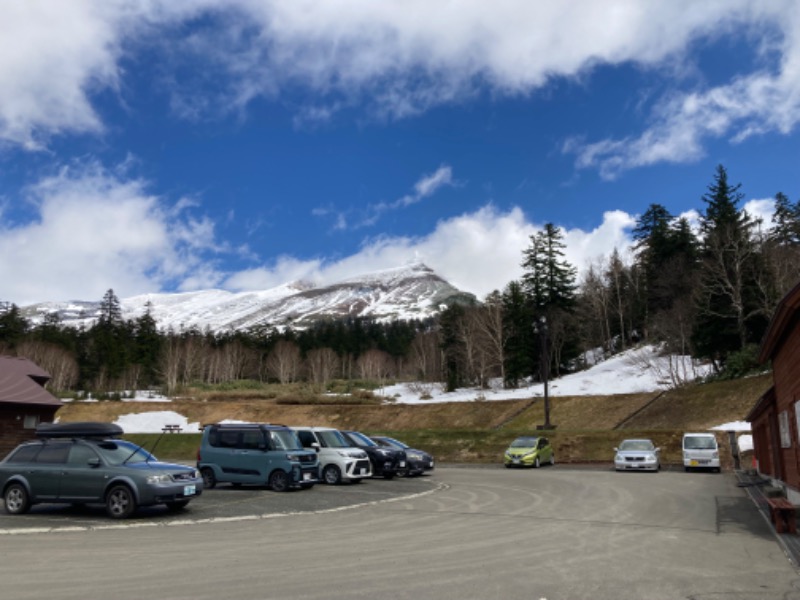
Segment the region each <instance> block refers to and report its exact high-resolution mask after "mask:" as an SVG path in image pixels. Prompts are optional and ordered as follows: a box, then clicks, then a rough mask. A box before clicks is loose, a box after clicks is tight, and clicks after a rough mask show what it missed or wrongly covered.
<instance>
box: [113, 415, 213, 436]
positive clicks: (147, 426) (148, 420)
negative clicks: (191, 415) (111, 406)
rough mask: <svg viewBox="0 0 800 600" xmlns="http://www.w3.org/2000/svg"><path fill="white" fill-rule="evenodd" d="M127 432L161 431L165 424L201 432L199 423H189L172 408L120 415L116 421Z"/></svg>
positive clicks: (185, 431) (184, 431) (188, 431)
mask: <svg viewBox="0 0 800 600" xmlns="http://www.w3.org/2000/svg"><path fill="white" fill-rule="evenodd" d="M114 423H115V424H116V425H119V426H120V427H122V430H123V431H124V432H125V433H161V431H162V429H163V428H164V426H165V425H178V426H179V427H180V428H181V431H182V432H183V433H199V432H200V424H199V423H189V421H188V419H187V418H186V417H184V416H183V415H181V414H179V413H176V412H174V411H171V410H159V411H151V412H143V413H134V414H127V415H120V416H119V418H118V419H117V420H116V421H114Z"/></svg>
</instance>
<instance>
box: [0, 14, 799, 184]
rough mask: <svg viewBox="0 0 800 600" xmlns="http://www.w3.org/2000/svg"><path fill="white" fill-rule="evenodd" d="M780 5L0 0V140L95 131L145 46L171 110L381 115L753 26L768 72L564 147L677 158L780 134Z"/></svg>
mask: <svg viewBox="0 0 800 600" xmlns="http://www.w3.org/2000/svg"><path fill="white" fill-rule="evenodd" d="M795 8H796V7H795V6H794V3H793V2H792V1H791V0H763V1H761V2H758V3H753V2H750V1H748V0H706V1H704V2H702V3H697V2H695V1H693V0H664V1H660V2H647V3H642V2H639V1H637V0H607V1H604V2H596V1H594V0H571V1H567V0H564V1H562V2H526V1H524V0H497V1H495V2H493V3H492V4H491V6H489V5H488V4H487V3H486V2H485V1H484V0H460V1H458V2H429V1H428V0H402V1H400V0H385V1H382V2H374V1H373V0H327V1H325V2H317V1H316V0H295V1H293V2H283V1H278V0H258V1H256V0H226V1H225V2H222V1H220V0H198V1H195V2H192V3H178V2H174V1H172V0H150V1H148V2H131V1H128V0H105V1H104V2H94V1H92V0H72V1H70V2H68V3H65V2H61V1H59V0H27V1H26V2H16V3H15V2H6V3H4V5H3V18H2V19H0V141H3V140H4V141H5V142H6V143H7V144H8V143H11V144H13V145H22V146H24V147H27V148H41V147H42V146H43V145H46V143H47V140H48V138H49V136H52V135H58V134H68V133H85V132H89V133H98V132H102V131H103V123H102V121H101V118H100V116H99V115H98V113H97V111H96V109H95V107H94V105H93V101H94V99H95V95H96V94H98V93H99V92H104V91H108V90H111V91H112V92H113V93H117V94H119V95H120V96H121V99H120V101H121V102H122V103H124V102H125V98H124V95H125V91H124V90H125V86H124V77H125V71H124V69H123V68H122V66H121V65H122V64H123V60H124V59H125V58H126V57H128V56H136V50H137V49H138V48H139V47H142V46H145V45H146V46H147V48H148V51H149V52H151V53H159V54H158V57H159V61H158V62H155V63H153V76H154V77H156V78H157V81H155V82H154V84H157V85H158V86H159V88H160V89H163V90H164V91H165V92H166V93H169V94H171V95H172V105H173V106H174V107H175V109H176V111H178V112H179V113H181V114H183V115H184V116H187V117H190V118H199V117H203V116H207V115H208V114H209V112H212V111H218V110H243V109H245V108H246V106H247V104H248V103H249V102H250V101H251V100H253V99H254V98H256V97H259V96H267V97H271V98H273V97H277V96H280V95H281V94H282V93H283V91H282V90H285V89H290V90H298V89H301V90H305V91H309V92H311V94H308V95H306V97H307V100H305V101H302V102H301V103H300V104H299V105H298V104H297V102H296V99H295V101H293V102H292V105H293V106H294V108H295V109H296V111H297V115H298V119H300V120H301V121H302V120H313V121H315V122H319V121H320V120H325V119H329V118H331V117H332V116H333V115H335V114H337V113H339V112H340V111H342V110H344V109H346V108H348V107H351V106H355V105H359V106H366V108H367V109H368V110H369V111H370V112H371V113H372V114H373V115H375V116H383V117H389V118H398V117H403V116H407V115H413V114H417V113H419V112H421V111H425V110H427V109H429V108H431V107H434V106H438V105H441V104H443V103H451V102H462V101H464V100H465V99H469V98H471V97H473V96H474V95H476V94H481V93H484V92H486V91H489V92H490V93H492V94H495V95H512V96H513V95H527V94H530V93H531V92H533V91H535V90H537V89H539V88H541V87H543V86H545V85H547V84H548V82H550V81H552V80H553V79H554V78H559V79H562V78H576V79H586V77H587V75H589V74H590V73H591V71H592V70H593V69H594V68H595V67H596V66H598V65H620V64H624V63H635V64H637V65H640V66H643V67H646V68H661V67H664V66H669V67H673V66H674V65H676V64H680V63H681V59H682V58H683V57H684V54H685V53H686V52H687V51H688V49H689V48H690V46H691V45H692V44H694V43H696V42H697V41H698V40H700V39H704V38H714V37H718V36H724V35H728V34H734V35H736V36H737V37H743V36H744V35H746V33H747V32H746V31H744V30H743V27H748V28H750V29H752V30H758V31H760V32H763V31H765V30H769V32H770V33H771V34H772V35H771V37H770V39H775V40H776V47H774V48H772V47H766V45H765V44H764V43H763V42H762V44H764V46H765V48H766V50H765V51H764V56H765V57H767V58H769V57H771V56H773V55H774V54H778V55H779V56H780V57H781V59H780V60H781V62H780V66H779V68H778V69H777V71H776V72H771V71H770V70H769V69H768V68H766V67H765V68H764V69H763V70H761V71H758V72H755V73H751V74H744V75H742V76H740V77H739V78H738V79H736V80H734V81H731V82H730V83H729V84H726V85H721V86H718V87H715V88H712V89H709V90H706V91H702V90H701V91H693V92H688V93H685V94H682V95H672V96H669V97H668V99H667V100H662V101H661V103H660V104H659V109H658V112H657V113H656V114H655V115H654V117H653V119H652V123H651V126H650V127H649V128H648V129H647V130H646V131H645V132H644V133H642V134H639V135H637V134H632V135H630V136H627V137H621V138H609V139H607V140H600V141H590V142H589V143H582V142H577V141H575V140H572V141H571V142H570V143H569V144H567V146H566V148H568V149H569V150H570V151H572V152H575V153H577V154H578V164H579V166H583V167H590V166H591V167H595V168H599V169H600V170H601V172H602V173H603V174H604V176H606V177H613V176H615V175H616V174H618V173H619V172H620V171H621V170H624V169H629V168H633V167H637V166H642V165H648V164H653V163H655V162H660V161H672V162H674V161H683V160H693V159H695V158H696V157H697V156H700V155H702V153H703V143H704V141H705V140H706V139H707V138H708V137H719V136H729V137H731V138H733V139H734V141H736V140H741V139H743V138H746V137H747V136H750V135H756V134H758V133H760V132H763V131H780V132H783V133H786V132H788V131H791V130H793V129H794V127H795V125H796V123H797V119H798V113H800V108H798V103H799V102H800V100H798V98H800V77H797V73H798V70H800V40H799V39H798V28H799V26H798V19H800V16H798V11H797V10H795ZM200 21H203V22H204V23H205V24H206V25H205V26H203V27H186V25H187V24H188V23H190V22H193V23H197V22H200ZM758 28H760V29H758ZM198 61H199V62H198ZM765 63H767V59H766V58H765ZM186 66H191V67H192V68H183V67H186ZM212 82H213V83H212ZM220 83H223V84H222V85H220ZM220 95H223V96H224V97H222V98H221V97H220ZM220 107H223V108H220Z"/></svg>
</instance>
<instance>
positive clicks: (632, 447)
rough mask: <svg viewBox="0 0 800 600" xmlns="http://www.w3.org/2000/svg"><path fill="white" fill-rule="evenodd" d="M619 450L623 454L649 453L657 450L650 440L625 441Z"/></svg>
mask: <svg viewBox="0 0 800 600" xmlns="http://www.w3.org/2000/svg"><path fill="white" fill-rule="evenodd" d="M619 449H620V451H622V452H630V451H638V452H647V451H648V450H655V446H653V442H651V441H650V440H625V441H624V442H622V443H621V444H620V445H619Z"/></svg>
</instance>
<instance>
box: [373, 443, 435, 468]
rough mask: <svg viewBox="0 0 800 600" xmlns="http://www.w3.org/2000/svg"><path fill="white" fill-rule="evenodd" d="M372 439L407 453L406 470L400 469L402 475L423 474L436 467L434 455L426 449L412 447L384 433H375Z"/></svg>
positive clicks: (380, 444)
mask: <svg viewBox="0 0 800 600" xmlns="http://www.w3.org/2000/svg"><path fill="white" fill-rule="evenodd" d="M370 439H372V440H373V441H374V442H376V443H377V444H378V445H379V446H381V447H383V448H395V449H397V450H403V451H404V452H405V453H406V468H405V470H404V471H400V474H401V475H422V474H423V473H424V472H425V471H432V470H433V468H434V460H433V456H431V455H430V454H428V453H427V452H425V451H424V450H418V449H417V448H411V447H410V446H408V445H407V444H404V443H403V442H401V441H400V440H396V439H394V438H390V437H386V436H384V435H373V436H371V438H370Z"/></svg>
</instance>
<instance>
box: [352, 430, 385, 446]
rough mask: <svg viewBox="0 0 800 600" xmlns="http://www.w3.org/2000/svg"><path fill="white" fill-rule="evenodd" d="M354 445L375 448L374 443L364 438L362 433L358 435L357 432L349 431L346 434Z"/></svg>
mask: <svg viewBox="0 0 800 600" xmlns="http://www.w3.org/2000/svg"><path fill="white" fill-rule="evenodd" d="M347 435H349V436H350V437H351V438H352V439H353V441H354V442H355V443H356V444H360V445H362V446H370V447H372V446H377V445H378V444H376V443H375V442H373V441H372V440H371V439H369V438H368V437H367V436H365V435H364V434H363V433H359V432H357V431H350V432H348V434H347Z"/></svg>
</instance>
